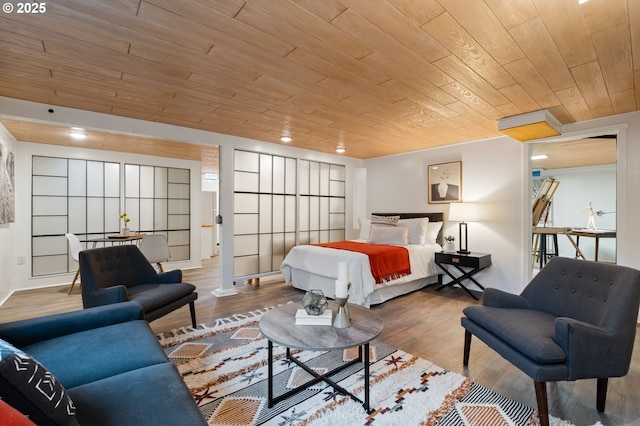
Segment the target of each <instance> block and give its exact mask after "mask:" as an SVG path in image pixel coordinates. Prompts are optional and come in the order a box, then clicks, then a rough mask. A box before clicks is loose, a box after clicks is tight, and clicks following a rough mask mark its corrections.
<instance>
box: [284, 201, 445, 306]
mask: <svg viewBox="0 0 640 426" xmlns="http://www.w3.org/2000/svg"><path fill="white" fill-rule="evenodd" d="M373 215H376V216H400V221H399V225H398V226H404V225H405V224H407V223H411V224H412V225H409V226H413V224H414V223H415V222H416V221H417V220H418V219H420V218H425V217H426V218H428V219H429V221H428V228H427V232H426V241H423V244H408V245H406V246H404V247H406V248H407V250H408V252H409V261H410V265H411V273H410V274H409V275H406V276H403V277H400V278H397V279H393V280H391V281H386V282H382V283H376V280H375V279H374V277H373V275H372V272H371V267H370V263H369V258H368V257H367V255H366V254H362V253H357V252H353V251H346V250H340V249H335V248H326V247H321V246H316V245H299V246H295V247H293V248H292V249H291V251H289V253H288V254H287V256H286V257H285V259H284V261H283V262H282V264H281V266H280V272H282V275H283V277H284V280H285V281H286V282H288V283H291V284H292V285H293V286H294V287H295V288H298V289H301V290H305V291H306V290H311V289H320V290H322V292H323V293H324V294H325V295H326V296H327V297H331V298H332V297H333V295H334V293H335V281H336V279H337V278H338V263H339V262H341V261H348V262H349V266H350V267H349V281H350V282H351V288H350V289H349V303H355V304H358V305H361V306H365V307H370V306H371V305H376V304H380V303H383V302H385V301H387V300H389V299H392V298H394V297H397V296H401V295H403V294H407V293H410V292H412V291H416V290H419V289H421V288H423V287H425V286H427V285H429V284H433V283H436V282H437V281H438V274H437V272H436V268H435V264H434V254H435V253H436V252H440V251H442V243H443V237H442V222H443V216H444V215H443V213H374V214H373ZM367 226H368V225H367V224H366V220H365V221H363V224H361V233H360V237H359V239H358V240H355V241H359V242H365V241H366V235H368V233H367V230H366V228H367ZM409 234H410V235H411V232H410V233H409ZM409 241H410V242H415V237H414V238H413V241H412V238H411V237H409Z"/></svg>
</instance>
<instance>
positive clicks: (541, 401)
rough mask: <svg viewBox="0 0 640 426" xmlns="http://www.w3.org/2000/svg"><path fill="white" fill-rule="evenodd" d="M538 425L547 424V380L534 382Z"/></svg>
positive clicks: (546, 425)
mask: <svg viewBox="0 0 640 426" xmlns="http://www.w3.org/2000/svg"><path fill="white" fill-rule="evenodd" d="M534 383H535V387H536V400H537V401H538V415H539V416H540V426H549V406H548V403H547V382H534Z"/></svg>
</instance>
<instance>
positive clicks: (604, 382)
mask: <svg viewBox="0 0 640 426" xmlns="http://www.w3.org/2000/svg"><path fill="white" fill-rule="evenodd" d="M608 385H609V379H608V378H606V377H605V378H602V379H598V385H597V386H598V392H597V397H596V408H597V409H598V411H600V412H601V413H604V405H605V403H606V402H607V386H608Z"/></svg>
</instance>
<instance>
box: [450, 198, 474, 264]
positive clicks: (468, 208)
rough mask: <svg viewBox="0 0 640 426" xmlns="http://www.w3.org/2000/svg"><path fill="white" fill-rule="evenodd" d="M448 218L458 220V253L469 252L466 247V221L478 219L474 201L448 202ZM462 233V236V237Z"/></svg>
mask: <svg viewBox="0 0 640 426" xmlns="http://www.w3.org/2000/svg"><path fill="white" fill-rule="evenodd" d="M449 220H450V221H451V222H460V223H459V225H458V231H459V240H458V241H460V249H459V250H458V253H460V254H468V253H471V252H470V251H469V247H468V239H467V222H475V221H477V220H478V205H477V204H475V203H451V204H449ZM463 235H464V238H463Z"/></svg>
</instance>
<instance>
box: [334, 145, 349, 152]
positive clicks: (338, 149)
mask: <svg viewBox="0 0 640 426" xmlns="http://www.w3.org/2000/svg"><path fill="white" fill-rule="evenodd" d="M346 151H347V149H346V148H345V147H344V146H342V145H338V147H337V148H336V152H337V153H338V154H344V153H345V152H346Z"/></svg>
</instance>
